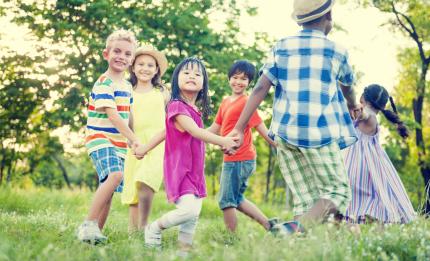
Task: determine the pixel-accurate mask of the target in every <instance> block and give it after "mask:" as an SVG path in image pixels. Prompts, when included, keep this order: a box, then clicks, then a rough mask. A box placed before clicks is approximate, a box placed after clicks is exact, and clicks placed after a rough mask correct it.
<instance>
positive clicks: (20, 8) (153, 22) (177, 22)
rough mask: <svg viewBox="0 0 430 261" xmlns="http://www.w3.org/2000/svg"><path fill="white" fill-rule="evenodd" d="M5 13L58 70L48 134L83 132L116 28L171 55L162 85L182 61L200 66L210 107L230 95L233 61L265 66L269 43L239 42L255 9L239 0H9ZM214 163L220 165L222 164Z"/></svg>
mask: <svg viewBox="0 0 430 261" xmlns="http://www.w3.org/2000/svg"><path fill="white" fill-rule="evenodd" d="M0 11H4V12H5V13H9V14H12V15H13V22H15V23H17V24H20V25H22V26H26V27H28V28H29V29H31V31H32V32H33V34H34V35H35V36H37V37H38V39H39V41H40V42H41V43H43V44H44V46H46V48H48V49H49V53H50V57H51V59H52V60H54V61H55V63H56V64H57V66H56V68H55V69H56V70H55V77H56V80H55V81H53V82H51V83H50V85H49V91H50V92H53V93H55V96H56V97H57V98H56V99H55V102H54V103H53V106H52V108H51V109H50V110H46V109H44V108H41V109H40V110H39V113H41V114H43V117H44V119H46V121H47V124H46V125H47V128H49V129H52V128H57V127H59V126H64V125H68V126H70V127H71V130H74V131H76V130H80V129H81V128H82V127H83V126H84V123H85V119H86V115H85V112H86V108H85V107H86V104H87V99H88V93H89V91H90V89H91V87H92V85H93V83H94V81H95V80H96V77H98V76H99V75H100V74H101V73H103V72H104V71H105V70H106V66H107V65H106V63H105V62H104V61H103V60H102V57H101V52H102V50H103V48H104V45H105V39H106V38H107V36H108V35H109V34H110V33H111V32H112V31H114V30H116V29H119V28H125V29H129V30H131V31H133V32H135V33H136V35H137V38H138V39H139V40H140V41H141V42H147V43H151V44H153V45H155V46H156V47H157V48H158V49H160V50H162V51H164V52H165V53H166V55H167V58H168V61H169V65H170V66H169V69H168V71H167V73H166V76H165V77H164V79H168V78H169V76H170V74H171V73H172V71H173V69H174V65H175V64H177V63H178V62H179V61H180V60H182V59H183V58H184V57H187V56H197V57H199V58H201V59H203V60H204V62H205V64H206V66H207V68H208V72H209V82H210V93H211V94H212V95H213V94H216V95H213V96H212V100H213V104H219V103H220V101H221V99H222V98H223V96H224V95H225V94H226V91H227V90H228V88H227V86H228V85H227V77H226V72H227V69H228V67H229V66H230V65H231V64H232V62H233V61H234V60H236V59H240V58H246V59H248V60H251V61H260V60H261V58H262V57H263V52H262V51H261V50H260V48H259V46H261V44H262V43H265V42H266V36H265V35H264V34H259V35H258V36H256V38H255V42H254V43H253V45H251V46H246V45H243V44H242V43H241V42H240V41H239V39H238V35H239V34H238V32H239V26H238V23H237V21H238V17H239V16H240V14H241V13H242V12H245V11H246V12H248V13H249V14H255V8H252V7H248V6H245V5H239V4H237V2H236V1H234V0H231V1H220V0H198V1H197V0H190V1H180V0H165V1H151V0H146V1H128V0H127V1H125V0H120V1H117V0H93V1H83V0H58V1H49V0H41V1H34V2H33V1H23V0H6V1H4V2H2V3H0ZM215 12H222V13H224V14H225V16H226V20H225V22H224V27H225V28H226V30H224V31H216V30H214V29H212V27H211V24H210V23H211V21H210V19H209V17H210V16H211V15H212V14H213V13H215ZM39 86H40V84H39ZM47 98H48V97H47ZM2 104H3V103H2ZM213 110H214V111H215V106H213ZM211 119H212V118H210V119H208V120H207V121H206V123H209V121H210V120H211ZM23 129H24V130H26V129H25V126H23ZM26 131H28V130H26ZM211 159H213V160H215V161H217V162H218V164H220V157H212V156H211V157H210V158H208V160H209V161H210V160H211ZM57 163H58V162H57ZM209 163H210V162H209ZM214 164H215V163H214Z"/></svg>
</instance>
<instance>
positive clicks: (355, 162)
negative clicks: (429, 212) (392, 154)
mask: <svg viewBox="0 0 430 261" xmlns="http://www.w3.org/2000/svg"><path fill="white" fill-rule="evenodd" d="M388 100H390V103H391V107H392V109H393V111H391V110H386V109H385V105H386V104H387V102H388ZM360 103H361V104H362V110H361V113H360V114H359V116H358V117H357V119H356V122H355V128H356V131H357V134H358V138H359V139H358V142H356V143H355V144H354V145H353V146H351V147H349V148H348V149H347V150H346V157H345V166H346V169H347V172H348V176H349V179H350V185H351V189H352V200H351V203H350V205H349V207H348V209H347V211H346V220H347V221H349V222H351V223H365V222H367V221H369V220H377V221H378V222H382V223H408V222H410V221H412V220H413V219H414V218H415V216H416V214H415V211H414V209H413V207H412V204H411V201H410V200H409V198H408V195H407V193H406V191H405V188H404V187H403V184H402V181H401V180H400V178H399V176H398V174H397V171H396V169H395V168H394V166H393V164H392V163H391V161H390V159H389V158H388V155H387V153H386V152H385V151H384V149H383V148H382V146H381V145H380V144H379V131H380V129H379V125H378V121H377V118H376V115H377V114H378V113H379V112H382V114H383V115H384V116H385V118H387V120H389V121H390V122H392V123H393V124H396V125H397V131H398V133H399V134H400V136H402V138H406V137H408V131H407V129H406V127H405V126H404V125H403V122H402V121H401V120H400V119H399V116H398V114H397V110H396V106H395V105H394V101H393V99H392V98H391V97H390V96H389V94H388V92H387V90H386V89H385V88H384V87H382V86H379V85H376V84H372V85H370V86H368V87H366V88H365V89H364V92H363V95H362V96H361V98H360Z"/></svg>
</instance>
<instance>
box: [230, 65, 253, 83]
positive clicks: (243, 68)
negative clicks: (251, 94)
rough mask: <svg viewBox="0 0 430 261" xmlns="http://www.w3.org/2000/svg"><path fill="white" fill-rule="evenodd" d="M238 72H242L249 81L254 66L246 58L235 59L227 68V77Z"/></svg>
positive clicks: (251, 77) (250, 80)
mask: <svg viewBox="0 0 430 261" xmlns="http://www.w3.org/2000/svg"><path fill="white" fill-rule="evenodd" d="M238 73H244V74H245V75H246V77H248V79H249V83H251V82H252V81H253V80H254V76H255V66H254V65H253V64H252V63H250V62H248V61H247V60H237V61H236V62H235V63H233V65H232V66H231V67H230V69H229V70H228V78H229V79H230V78H231V77H232V76H233V75H235V74H238Z"/></svg>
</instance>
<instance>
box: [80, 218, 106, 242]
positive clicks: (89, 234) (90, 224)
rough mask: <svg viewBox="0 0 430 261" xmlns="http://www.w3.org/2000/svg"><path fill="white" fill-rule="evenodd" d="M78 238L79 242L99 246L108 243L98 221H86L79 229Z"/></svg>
mask: <svg viewBox="0 0 430 261" xmlns="http://www.w3.org/2000/svg"><path fill="white" fill-rule="evenodd" d="M77 237H78V240H79V241H82V242H85V243H90V244H98V243H104V242H106V241H107V237H106V236H105V235H103V234H102V232H101V231H100V229H99V226H98V224H97V221H91V220H85V221H84V223H82V224H81V225H80V226H79V227H78V231H77Z"/></svg>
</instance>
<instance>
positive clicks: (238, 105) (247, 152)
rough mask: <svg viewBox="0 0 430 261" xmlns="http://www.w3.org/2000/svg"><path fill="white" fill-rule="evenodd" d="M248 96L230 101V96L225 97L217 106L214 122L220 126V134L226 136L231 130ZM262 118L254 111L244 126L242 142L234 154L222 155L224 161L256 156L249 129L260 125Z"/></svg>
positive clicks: (241, 159)
mask: <svg viewBox="0 0 430 261" xmlns="http://www.w3.org/2000/svg"><path fill="white" fill-rule="evenodd" d="M247 100H248V96H246V95H243V96H241V97H239V98H237V99H236V100H234V101H232V100H231V98H230V97H228V98H225V99H224V100H223V101H222V102H221V105H220V106H219V109H218V112H217V114H216V117H215V122H216V123H217V124H219V125H220V126H221V130H220V134H221V136H226V135H227V134H228V133H230V131H232V130H233V128H234V126H235V125H236V122H237V121H238V120H239V116H240V114H241V113H242V111H243V108H244V107H245V104H246V101H247ZM262 122H263V120H262V119H261V118H260V116H259V115H258V112H257V111H255V112H254V114H253V115H252V117H251V119H250V120H249V122H248V124H247V125H246V127H245V131H244V136H243V144H242V146H241V147H240V148H239V150H238V151H237V152H236V154H234V155H231V156H230V155H224V161H244V160H253V159H255V158H256V155H257V153H256V151H255V147H254V144H253V143H252V132H251V129H252V128H254V127H256V126H258V125H260V123H262Z"/></svg>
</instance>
